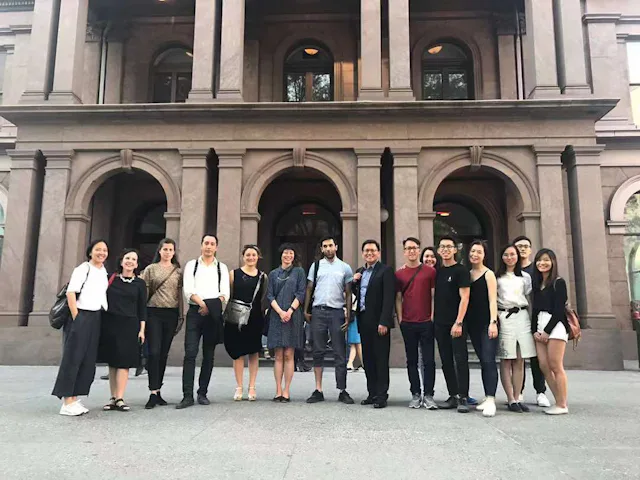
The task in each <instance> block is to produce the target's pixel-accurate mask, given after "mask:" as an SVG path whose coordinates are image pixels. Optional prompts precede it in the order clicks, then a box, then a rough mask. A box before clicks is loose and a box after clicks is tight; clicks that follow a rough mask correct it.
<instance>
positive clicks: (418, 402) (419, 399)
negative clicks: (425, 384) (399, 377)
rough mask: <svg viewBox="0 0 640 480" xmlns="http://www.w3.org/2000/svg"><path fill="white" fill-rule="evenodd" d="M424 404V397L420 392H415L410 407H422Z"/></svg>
mask: <svg viewBox="0 0 640 480" xmlns="http://www.w3.org/2000/svg"><path fill="white" fill-rule="evenodd" d="M421 406H422V397H421V396H420V394H419V393H414V394H413V395H412V396H411V401H410V402H409V408H420V407H421Z"/></svg>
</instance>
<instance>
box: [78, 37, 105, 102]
mask: <svg viewBox="0 0 640 480" xmlns="http://www.w3.org/2000/svg"><path fill="white" fill-rule="evenodd" d="M101 41H102V26H101V25H96V24H89V25H87V35H86V38H85V44H84V72H83V81H82V98H81V100H82V103H84V104H92V103H93V104H95V103H98V95H99V91H100V61H101V46H102V45H101V43H102V42H101Z"/></svg>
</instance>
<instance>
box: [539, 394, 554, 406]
mask: <svg viewBox="0 0 640 480" xmlns="http://www.w3.org/2000/svg"><path fill="white" fill-rule="evenodd" d="M536 401H537V402H538V406H539V407H543V408H547V407H550V406H551V402H550V401H549V399H548V398H547V396H546V395H545V394H544V393H539V394H538V396H537V397H536Z"/></svg>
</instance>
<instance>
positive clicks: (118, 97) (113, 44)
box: [104, 27, 128, 104]
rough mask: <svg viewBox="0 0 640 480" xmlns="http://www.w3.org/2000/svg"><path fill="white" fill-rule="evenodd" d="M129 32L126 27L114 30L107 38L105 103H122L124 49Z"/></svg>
mask: <svg viewBox="0 0 640 480" xmlns="http://www.w3.org/2000/svg"><path fill="white" fill-rule="evenodd" d="M127 35H128V32H127V30H126V29H124V28H122V27H121V28H119V29H117V30H112V31H111V32H110V33H109V38H108V39H107V68H106V72H105V74H106V77H105V82H104V103H112V104H118V103H122V81H123V76H124V50H125V43H126V38H127Z"/></svg>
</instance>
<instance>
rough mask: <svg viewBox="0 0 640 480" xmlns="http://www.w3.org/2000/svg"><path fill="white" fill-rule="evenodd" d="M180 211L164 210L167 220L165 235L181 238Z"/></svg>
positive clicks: (174, 238) (175, 238)
mask: <svg viewBox="0 0 640 480" xmlns="http://www.w3.org/2000/svg"><path fill="white" fill-rule="evenodd" d="M180 218H181V214H180V212H164V219H165V222H166V228H165V236H166V237H167V238H172V239H173V240H176V241H177V239H178V238H180Z"/></svg>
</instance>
